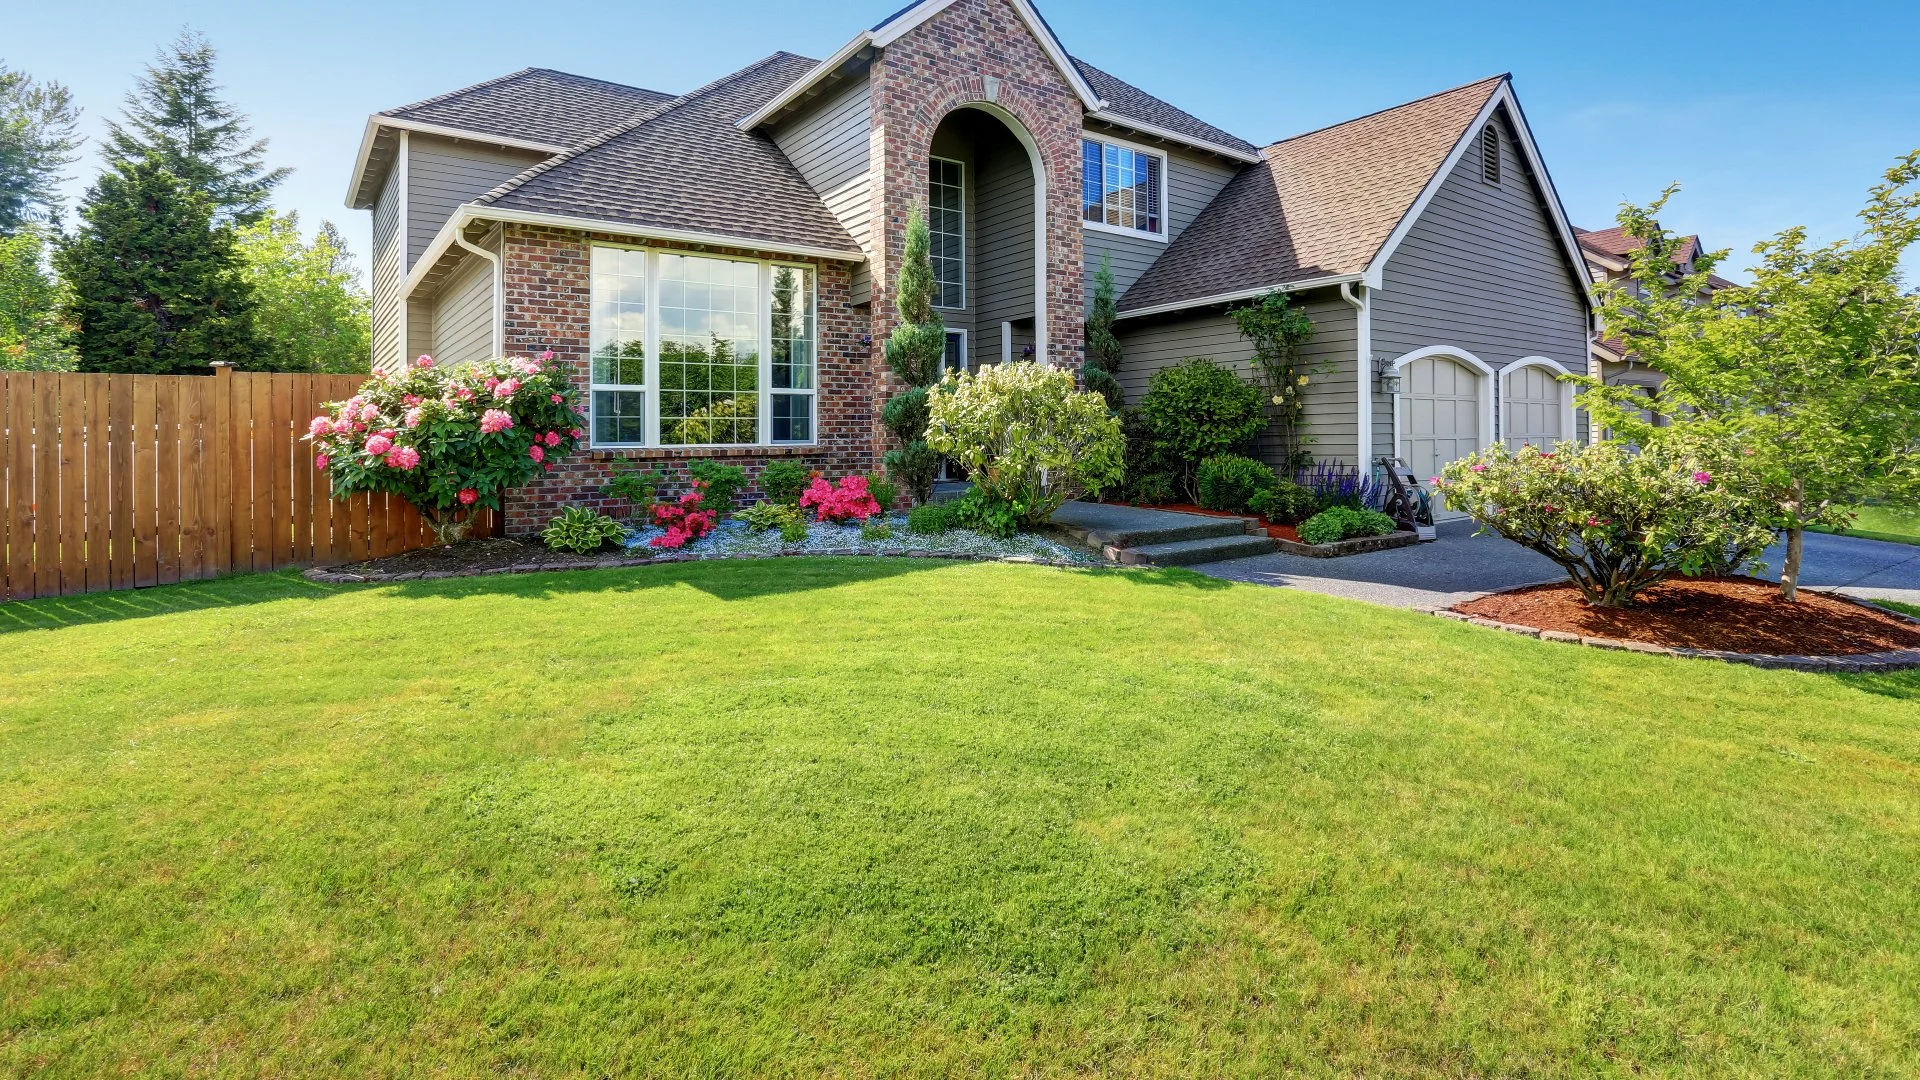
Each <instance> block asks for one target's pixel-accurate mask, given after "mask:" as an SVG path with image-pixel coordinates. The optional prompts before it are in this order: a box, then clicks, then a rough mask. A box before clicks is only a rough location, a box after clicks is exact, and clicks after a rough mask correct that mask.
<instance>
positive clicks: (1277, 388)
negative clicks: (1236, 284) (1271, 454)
mask: <svg viewBox="0 0 1920 1080" xmlns="http://www.w3.org/2000/svg"><path fill="white" fill-rule="evenodd" d="M1232 315H1233V322H1234V325H1236V326H1238V327H1239V328H1240V336H1242V337H1244V338H1246V339H1247V340H1248V341H1251V342H1252V343H1253V366H1254V367H1255V369H1257V370H1258V371H1259V372H1260V377H1261V378H1263V379H1265V380H1266V383H1267V392H1268V394H1269V395H1270V396H1271V398H1272V402H1273V409H1274V416H1275V419H1276V420H1278V421H1279V425H1280V443H1281V445H1282V446H1283V447H1285V448H1286V454H1287V467H1288V468H1289V469H1302V468H1306V467H1307V466H1309V465H1311V464H1313V457H1312V455H1311V454H1308V453H1307V452H1306V450H1305V448H1304V447H1303V446H1302V445H1301V442H1302V438H1301V430H1302V428H1303V427H1304V425H1303V424H1302V422H1301V421H1302V420H1303V419H1304V418H1305V415H1306V411H1307V383H1308V382H1310V381H1311V377H1310V375H1309V373H1308V372H1307V371H1306V370H1305V369H1304V368H1303V367H1302V365H1301V363H1300V346H1302V345H1305V344H1306V343H1307V342H1308V341H1309V340H1310V339H1311V338H1312V337H1313V320H1312V319H1310V318H1308V317H1307V313H1306V312H1304V311H1298V310H1296V309H1295V308H1294V307H1293V302H1292V298H1291V297H1289V296H1288V295H1287V294H1286V293H1283V292H1279V291H1277V290H1276V291H1274V292H1270V293H1268V294H1266V295H1265V296H1262V297H1261V298H1260V299H1258V300H1256V301H1254V302H1253V303H1251V304H1247V305H1244V306H1242V307H1238V308H1235V309H1234V310H1233V312H1232ZM1362 464H1363V465H1364V464H1365V463H1364V462H1362Z"/></svg>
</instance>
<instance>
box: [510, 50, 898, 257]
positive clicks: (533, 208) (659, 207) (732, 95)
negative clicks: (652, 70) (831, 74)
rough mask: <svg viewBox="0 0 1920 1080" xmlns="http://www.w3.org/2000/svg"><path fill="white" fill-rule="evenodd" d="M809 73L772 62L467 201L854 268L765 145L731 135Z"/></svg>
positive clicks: (797, 182)
mask: <svg viewBox="0 0 1920 1080" xmlns="http://www.w3.org/2000/svg"><path fill="white" fill-rule="evenodd" d="M814 67H815V61H813V60H810V59H808V58H807V57H804V56H796V55H794V54H793V53H787V52H781V53H775V54H773V55H772V56H769V57H767V58H766V59H765V60H762V61H760V62H759V63H757V64H754V65H752V66H750V67H747V68H744V69H742V70H740V71H738V72H735V73H734V74H732V75H729V76H727V77H726V78H723V79H720V80H719V81H717V82H714V83H711V84H709V85H707V86H704V87H701V88H700V89H698V90H695V91H693V92H692V93H689V94H686V95H684V96H682V97H679V98H676V99H673V100H672V101H671V102H669V103H667V104H665V105H664V106H661V107H659V108H655V109H653V110H651V111H649V112H646V113H644V114H642V115H641V116H639V117H637V118H633V119H631V120H629V121H628V122H626V123H624V124H620V125H618V126H616V127H613V128H611V129H609V130H605V131H602V132H600V133H599V134H597V135H596V136H594V137H593V138H591V139H589V140H587V141H586V142H584V143H582V144H581V145H579V146H577V147H575V148H574V149H572V150H569V151H567V152H566V153H564V154H561V155H559V156H557V157H554V158H552V159H550V160H548V161H546V162H543V163H541V164H540V165H537V166H535V167H533V168H531V169H529V170H527V171H526V172H524V173H522V174H520V175H519V176H517V177H515V178H513V179H512V180H509V181H507V182H506V183H505V184H502V185H501V186H500V187H497V188H495V189H494V190H492V191H490V192H488V193H487V194H486V195H483V196H481V197H480V198H479V199H477V200H475V201H476V203H477V204H479V205H480V206H485V207H494V208H498V209H502V210H517V211H523V212H528V213H536V214H550V215H553V216H556V217H568V218H577V219H588V220H595V221H606V222H613V223H619V224H624V225H637V226H641V227H644V228H651V229H656V230H667V231H675V232H687V233H698V234H703V235H708V236H713V237H724V238H733V239H738V240H740V241H741V242H742V243H741V246H746V247H750V246H753V244H752V242H753V241H765V242H770V243H774V244H778V245H781V246H783V247H788V246H800V247H807V248H815V249H820V250H823V251H837V252H846V253H847V254H849V255H852V256H855V257H858V256H859V255H860V254H861V251H860V247H859V245H858V244H856V243H854V241H853V238H852V237H851V236H849V235H848V234H847V230H846V228H845V227H844V226H842V225H841V224H840V222H839V221H838V220H837V219H836V218H834V216H833V215H832V214H831V213H829V212H828V211H827V209H826V207H825V206H824V205H822V203H821V202H820V197H819V196H818V195H817V194H815V193H814V190H813V189H812V188H811V187H809V186H808V185H807V182H806V180H804V179H803V178H802V177H801V176H800V173H799V172H798V170H796V169H795V168H794V167H793V164H792V162H790V161H788V160H787V158H786V155H784V154H782V153H781V152H780V148H779V147H778V146H776V145H775V144H774V142H773V140H772V139H770V138H768V137H767V136H765V135H763V134H760V133H758V132H753V131H743V130H741V129H740V128H738V127H736V126H735V124H734V122H735V121H736V120H738V119H739V118H740V117H741V116H744V115H746V114H747V113H749V112H752V111H753V110H755V109H757V108H759V107H760V106H761V105H763V104H765V103H766V102H767V101H769V100H771V99H772V98H773V97H774V96H775V95H776V94H778V93H780V92H781V91H782V90H784V89H786V88H787V87H788V86H789V85H791V84H792V83H793V81H794V80H795V79H798V78H800V77H801V76H803V75H805V74H806V73H807V72H809V71H811V70H813V68H814Z"/></svg>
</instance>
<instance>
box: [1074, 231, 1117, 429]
mask: <svg viewBox="0 0 1920 1080" xmlns="http://www.w3.org/2000/svg"><path fill="white" fill-rule="evenodd" d="M1118 292H1119V290H1118V289H1116V288H1115V287H1114V281H1113V260H1112V259H1111V258H1110V257H1108V256H1107V255H1106V254H1104V253H1103V254H1102V255H1101V256H1100V269H1099V270H1097V271H1095V272H1094V275H1093V303H1092V304H1091V305H1090V306H1089V307H1088V309H1087V324H1086V331H1087V334H1086V341H1087V361H1086V363H1085V364H1084V365H1082V366H1081V368H1080V378H1081V379H1082V380H1083V381H1084V382H1085V383H1086V384H1087V389H1088V390H1091V391H1093V392H1094V393H1096V394H1099V395H1100V396H1101V397H1103V398H1105V399H1107V407H1108V408H1110V409H1118V408H1119V407H1120V406H1121V405H1122V404H1123V403H1124V399H1123V395H1122V393H1121V390H1120V380H1119V378H1118V376H1119V374H1120V360H1121V357H1122V356H1123V355H1124V354H1123V352H1122V350H1121V348H1120V339H1119V338H1118V337H1116V336H1115V335H1114V333H1113V324H1114V322H1115V321H1116V320H1117V319H1118V318H1119V304H1118V303H1117V301H1118V295H1117V294H1118Z"/></svg>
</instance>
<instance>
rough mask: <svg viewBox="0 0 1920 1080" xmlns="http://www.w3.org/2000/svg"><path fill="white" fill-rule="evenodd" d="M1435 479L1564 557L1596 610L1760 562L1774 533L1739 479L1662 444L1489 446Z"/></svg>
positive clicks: (1451, 499) (1559, 559)
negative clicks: (1678, 578) (1677, 581)
mask: <svg viewBox="0 0 1920 1080" xmlns="http://www.w3.org/2000/svg"><path fill="white" fill-rule="evenodd" d="M1433 486H1434V488H1435V490H1437V491H1438V492H1439V493H1440V494H1441V495H1442V496H1443V497H1444V498H1445V499H1446V501H1447V505H1448V506H1450V507H1452V508H1453V509H1455V510H1460V511H1463V512H1465V513H1467V514H1470V515H1472V516H1473V518H1474V519H1475V520H1476V521H1478V522H1480V524H1481V527H1482V528H1483V529H1486V530H1491V531H1493V532H1496V533H1499V534H1500V535H1501V536H1504V537H1506V538H1507V539H1509V540H1512V541H1514V542H1515V543H1519V544H1523V545H1525V546H1526V547H1529V548H1532V549H1533V550H1534V551H1537V552H1539V553H1540V554H1542V555H1545V556H1546V557H1547V558H1549V559H1552V560H1553V561H1554V562H1556V563H1558V564H1559V565H1560V567H1561V568H1562V569H1564V570H1565V571H1566V572H1567V576H1568V577H1569V578H1570V579H1572V581H1573V583H1574V585H1576V586H1578V587H1579V589H1580V592H1581V594H1582V595H1584V596H1585V597H1586V599H1587V602H1588V603H1589V604H1593V605H1595V606H1597V607H1627V606H1629V605H1630V604H1632V603H1633V598H1634V596H1635V595H1636V594H1638V593H1639V592H1641V591H1642V590H1644V589H1647V588H1649V587H1651V586H1653V585H1656V584H1658V583H1659V582H1660V581H1662V580H1663V579H1665V578H1667V577H1669V576H1671V575H1672V574H1675V573H1682V574H1689V575H1691V574H1700V573H1709V572H1720V571H1732V570H1744V569H1747V568H1750V567H1754V566H1757V564H1758V561H1759V556H1760V553H1761V552H1762V551H1764V550H1765V549H1766V547H1767V545H1768V544H1770V543H1771V542H1772V541H1773V532H1772V530H1770V529H1768V528H1766V527H1765V525H1763V524H1761V521H1762V518H1761V517H1760V515H1759V514H1758V513H1756V508H1755V507H1754V505H1753V503H1752V501H1751V500H1749V499H1747V498H1746V497H1745V496H1744V495H1742V494H1740V492H1739V490H1737V489H1738V485H1736V484H1729V483H1726V482H1724V481H1723V480H1722V479H1720V478H1717V477H1716V476H1715V474H1714V471H1713V468H1712V467H1711V466H1710V465H1709V464H1708V463H1706V462H1703V461H1702V460H1700V459H1699V458H1697V457H1692V456H1682V455H1679V454H1676V453H1673V452H1671V451H1669V450H1666V449H1663V448H1660V447H1650V448H1648V449H1647V450H1645V451H1643V452H1640V453H1634V452H1631V451H1629V450H1628V449H1627V448H1626V447H1624V446H1622V445H1620V444H1618V443H1610V442H1609V443H1600V444H1598V445H1595V446H1585V447H1583V446H1575V445H1572V444H1566V443H1563V444H1561V445H1559V446H1556V447H1554V449H1553V450H1551V451H1542V450H1541V449H1539V448H1538V447H1535V446H1525V447H1522V448H1521V449H1520V450H1519V452H1518V453H1516V452H1514V451H1512V450H1509V449H1508V448H1507V447H1505V446H1494V447H1493V448H1491V449H1488V450H1482V451H1480V452H1479V453H1477V454H1473V455H1470V456H1468V457H1464V458H1461V459H1460V460H1458V461H1455V462H1453V463H1451V464H1449V465H1448V466H1447V467H1446V471H1445V473H1444V475H1442V476H1439V477H1436V478H1434V480H1433Z"/></svg>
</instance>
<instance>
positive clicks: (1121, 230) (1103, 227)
mask: <svg viewBox="0 0 1920 1080" xmlns="http://www.w3.org/2000/svg"><path fill="white" fill-rule="evenodd" d="M1080 224H1081V226H1082V227H1083V228H1085V229H1086V230H1087V231H1088V232H1103V233H1112V234H1113V235H1115V236H1131V237H1133V238H1134V239H1136V240H1151V241H1153V242H1154V243H1156V244H1164V243H1166V242H1167V231H1166V230H1165V229H1161V230H1160V231H1159V232H1157V233H1150V232H1145V231H1143V230H1140V229H1129V228H1126V227H1124V226H1121V225H1109V224H1107V223H1106V222H1104V221H1088V220H1087V219H1086V218H1081V219H1080Z"/></svg>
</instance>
